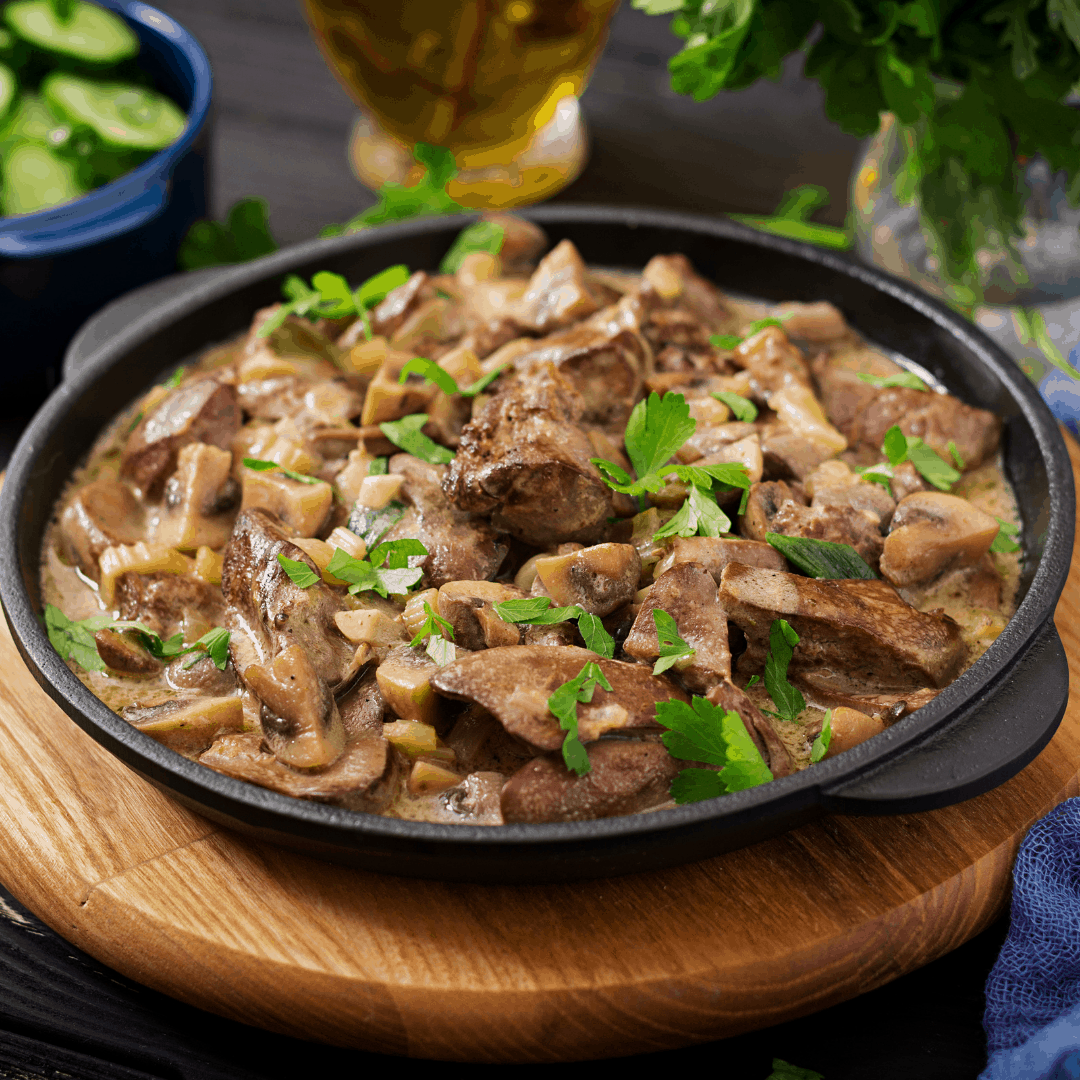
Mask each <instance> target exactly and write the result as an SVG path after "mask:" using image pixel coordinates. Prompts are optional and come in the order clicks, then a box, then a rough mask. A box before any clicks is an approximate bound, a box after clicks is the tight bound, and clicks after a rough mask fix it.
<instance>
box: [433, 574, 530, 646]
mask: <svg viewBox="0 0 1080 1080" xmlns="http://www.w3.org/2000/svg"><path fill="white" fill-rule="evenodd" d="M524 595H525V593H523V592H522V591H521V590H520V589H516V588H514V587H513V586H512V585H502V584H499V583H498V582H495V581H448V582H447V583H446V584H445V585H443V586H442V588H440V589H439V599H438V605H439V614H440V615H441V616H442V617H443V618H444V619H446V620H447V621H448V622H449V623H450V625H451V626H452V627H453V628H454V644H455V645H458V646H460V647H461V648H463V649H473V650H475V649H494V648H498V647H499V646H502V645H517V644H518V643H519V642H520V641H521V631H520V630H519V629H518V628H517V626H516V625H515V624H514V623H508V622H504V621H503V620H502V619H500V618H499V616H498V615H497V614H496V613H495V611H494V609H493V608H492V606H491V605H492V604H496V603H501V602H502V601H505V600H514V599H518V598H520V597H522V596H524Z"/></svg>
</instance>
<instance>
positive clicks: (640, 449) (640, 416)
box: [625, 391, 697, 477]
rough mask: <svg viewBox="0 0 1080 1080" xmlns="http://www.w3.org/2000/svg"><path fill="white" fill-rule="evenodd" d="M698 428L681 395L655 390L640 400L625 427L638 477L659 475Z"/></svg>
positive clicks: (627, 450) (628, 450)
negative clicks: (662, 467) (661, 394)
mask: <svg viewBox="0 0 1080 1080" xmlns="http://www.w3.org/2000/svg"><path fill="white" fill-rule="evenodd" d="M696 427H697V421H695V420H691V419H690V406H689V405H687V403H686V399H685V398H684V397H683V396H682V394H672V393H667V394H665V395H664V396H663V397H662V398H661V397H660V395H659V394H657V393H656V392H655V391H653V393H651V394H650V395H649V396H648V398H647V399H645V400H643V401H639V402H638V403H637V404H636V405H635V406H634V408H633V411H632V412H631V413H630V419H629V420H628V421H627V424H626V437H625V441H626V453H627V456H628V457H629V458H630V462H631V464H632V465H633V466H634V470H635V471H636V472H637V474H638V476H639V477H643V476H647V475H649V474H650V473H654V472H656V471H657V470H658V469H659V468H660V467H661V466H662V465H664V464H665V463H666V462H667V461H669V460H670V459H671V457H672V455H673V454H674V453H675V451H676V450H678V449H679V447H680V446H682V444H683V443H684V442H686V440H687V439H689V438H690V436H691V435H693V434H694V429H695V428H696Z"/></svg>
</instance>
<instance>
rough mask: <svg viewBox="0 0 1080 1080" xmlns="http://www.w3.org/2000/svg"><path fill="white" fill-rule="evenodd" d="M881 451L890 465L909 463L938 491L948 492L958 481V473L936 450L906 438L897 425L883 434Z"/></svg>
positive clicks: (916, 440)
mask: <svg viewBox="0 0 1080 1080" xmlns="http://www.w3.org/2000/svg"><path fill="white" fill-rule="evenodd" d="M881 449H882V450H883V451H884V453H885V456H886V457H887V458H888V459H889V463H890V464H891V465H899V464H900V463H901V462H902V461H910V462H911V464H912V465H914V466H915V468H916V469H917V470H918V472H919V473H920V474H921V475H922V477H923V479H924V480H926V481H927V482H928V483H930V484H933V485H934V487H936V488H937V489H938V490H939V491H949V490H950V489H951V488H952V486H953V484H955V483H956V482H957V480H959V479H960V473H958V472H957V471H956V469H954V468H953V467H952V466H951V465H950V464H949V463H948V462H947V461H946V460H945V459H944V458H943V457H942V456H941V455H940V454H938V453H937V451H936V450H934V449H933V448H932V447H929V446H927V445H926V443H924V442H923V440H922V439H919V438H911V439H909V438H907V437H906V436H905V435H904V433H903V432H902V431H901V430H900V428H899V426H898V425H895V424H894V425H893V426H892V427H891V428H889V430H888V431H886V432H885V441H884V442H883V443H882V444H881Z"/></svg>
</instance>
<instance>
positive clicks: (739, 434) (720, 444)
mask: <svg viewBox="0 0 1080 1080" xmlns="http://www.w3.org/2000/svg"><path fill="white" fill-rule="evenodd" d="M661 394H662V391H661ZM757 433H758V432H757V428H755V427H754V425H753V424H746V423H743V422H742V421H741V420H733V421H731V423H727V424H698V426H697V428H696V429H695V430H694V434H693V435H691V436H690V438H689V439H687V440H686V442H685V443H683V445H682V448H681V449H680V450H679V452H678V454H677V455H676V456H677V457H678V459H679V460H680V461H683V462H686V463H687V464H689V463H690V462H694V461H698V460H699V459H701V458H703V457H711V456H712V455H714V454H717V453H719V452H720V451H721V450H723V449H725V448H726V447H729V446H731V445H732V444H733V443H738V442H741V441H742V440H743V439H748V438H752V437H753V436H755V435H757Z"/></svg>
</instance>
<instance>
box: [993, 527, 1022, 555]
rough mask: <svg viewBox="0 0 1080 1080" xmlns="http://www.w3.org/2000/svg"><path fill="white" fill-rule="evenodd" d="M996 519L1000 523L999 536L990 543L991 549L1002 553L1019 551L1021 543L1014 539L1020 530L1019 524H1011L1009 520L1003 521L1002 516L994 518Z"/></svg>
mask: <svg viewBox="0 0 1080 1080" xmlns="http://www.w3.org/2000/svg"><path fill="white" fill-rule="evenodd" d="M994 520H995V521H996V522H997V523H998V531H997V536H995V537H994V542H993V543H992V544H991V545H990V550H991V551H996V552H999V553H1001V554H1005V553H1007V552H1010V551H1019V550H1020V546H1021V545H1020V544H1018V543H1017V542H1016V541H1015V540H1014V539H1013V537H1014V536H1017V535H1018V534H1019V532H1020V528H1019V526H1017V525H1010V524H1009V522H1007V521H1002V520H1001V518H994Z"/></svg>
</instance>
